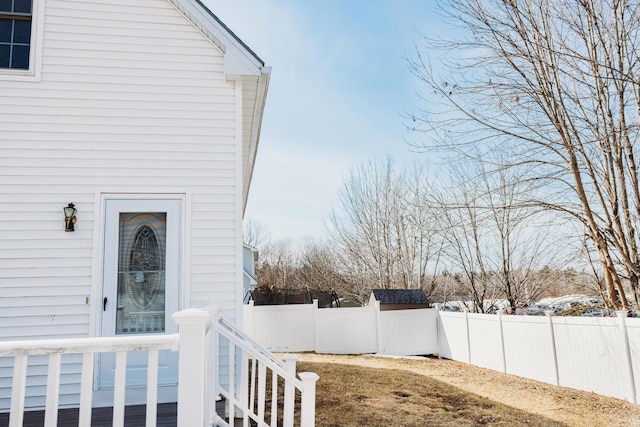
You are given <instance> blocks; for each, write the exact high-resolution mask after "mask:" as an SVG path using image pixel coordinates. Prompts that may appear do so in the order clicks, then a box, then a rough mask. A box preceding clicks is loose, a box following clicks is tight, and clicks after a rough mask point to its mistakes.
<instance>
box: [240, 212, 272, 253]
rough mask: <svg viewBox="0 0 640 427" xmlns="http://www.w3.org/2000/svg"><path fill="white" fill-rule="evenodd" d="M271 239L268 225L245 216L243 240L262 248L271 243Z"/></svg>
mask: <svg viewBox="0 0 640 427" xmlns="http://www.w3.org/2000/svg"><path fill="white" fill-rule="evenodd" d="M270 239H271V236H270V233H269V230H268V228H267V226H266V225H264V224H263V223H261V222H259V221H257V220H255V219H253V218H245V219H244V220H243V221H242V241H243V243H245V244H247V245H249V246H253V247H254V248H256V249H262V248H264V247H266V246H267V245H268V244H269V240H270Z"/></svg>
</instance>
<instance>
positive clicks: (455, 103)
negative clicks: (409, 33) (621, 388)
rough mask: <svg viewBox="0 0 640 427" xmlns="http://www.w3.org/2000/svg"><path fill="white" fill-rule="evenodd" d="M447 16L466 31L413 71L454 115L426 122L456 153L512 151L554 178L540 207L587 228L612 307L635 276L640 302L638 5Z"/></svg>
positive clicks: (421, 120) (455, 10)
mask: <svg viewBox="0 0 640 427" xmlns="http://www.w3.org/2000/svg"><path fill="white" fill-rule="evenodd" d="M443 10H444V11H445V13H447V14H449V16H451V17H454V18H455V20H456V22H457V23H458V24H459V25H460V26H462V27H463V29H464V30H465V31H462V32H460V31H459V32H457V34H464V35H465V36H464V37H463V39H460V40H457V41H449V42H442V41H437V40H433V39H431V40H429V39H426V38H425V44H424V45H423V47H424V48H426V49H419V50H418V58H417V60H416V61H415V63H414V64H413V70H414V72H415V74H416V75H417V76H418V77H419V78H421V79H422V80H423V81H424V82H425V83H426V84H427V87H429V88H430V89H432V90H433V91H435V92H436V93H437V94H439V95H440V96H441V99H442V100H444V101H445V104H446V105H448V106H449V107H451V109H450V110H449V111H448V113H450V114H449V115H445V116H439V117H433V116H430V115H423V116H416V117H414V119H415V120H416V126H415V127H416V128H417V129H422V130H429V131H430V135H431V137H432V138H434V140H435V138H438V139H437V142H439V143H441V144H442V146H444V147H446V148H447V149H452V148H453V149H458V150H461V151H466V152H468V151H469V147H475V148H478V147H480V148H481V149H482V151H483V157H485V158H486V157H489V156H491V154H492V153H494V152H496V151H500V152H503V153H509V161H508V162H505V163H504V164H505V166H510V167H522V166H526V169H525V170H523V171H522V172H521V176H522V178H523V179H530V180H544V181H545V183H546V186H547V189H548V191H547V192H546V193H545V194H544V195H543V196H544V197H537V198H535V197H532V200H533V199H534V198H535V199H536V201H537V202H539V203H540V204H541V205H542V206H546V207H548V208H552V209H556V210H558V211H562V212H564V213H566V214H568V215H571V216H572V217H573V218H574V219H575V220H577V221H579V222H580V223H581V224H582V225H583V227H584V229H585V230H586V231H585V233H586V235H587V236H588V237H589V239H591V240H592V241H593V242H594V247H595V248H596V250H597V252H598V256H599V260H600V263H601V264H602V266H603V270H602V272H603V276H604V282H605V286H606V289H607V294H608V297H609V299H610V300H611V302H612V304H613V305H614V306H615V307H625V308H626V307H628V302H627V299H626V297H625V292H624V287H623V278H624V277H626V278H627V279H628V282H629V283H630V286H631V288H632V290H633V291H634V293H635V298H636V302H638V292H637V291H638V280H639V277H640V258H639V256H638V244H639V242H638V233H637V228H638V221H639V219H640V182H639V180H638V173H637V164H636V162H637V160H636V157H637V156H636V153H635V147H636V142H637V139H638V129H640V127H639V124H640V123H639V122H640V120H639V119H640V117H639V111H640V85H639V83H638V82H640V66H639V65H640V8H639V7H638V4H637V3H636V2H630V1H626V0H575V1H555V0H445V1H444V9H443ZM432 48H436V49H445V50H446V52H447V53H448V56H447V61H448V62H446V63H443V66H444V69H445V70H446V72H447V78H446V79H442V78H439V77H438V76H437V75H436V74H437V73H435V72H434V70H433V68H432V63H431V62H430V61H429V58H428V57H427V50H428V49H432ZM456 52H458V53H461V54H462V55H459V56H457V57H456V58H457V59H452V58H454V54H455V53H456ZM432 111H434V110H432ZM442 112H443V111H442V110H441V111H439V113H442ZM425 126H426V127H425ZM537 196H540V194H537ZM616 291H618V292H616Z"/></svg>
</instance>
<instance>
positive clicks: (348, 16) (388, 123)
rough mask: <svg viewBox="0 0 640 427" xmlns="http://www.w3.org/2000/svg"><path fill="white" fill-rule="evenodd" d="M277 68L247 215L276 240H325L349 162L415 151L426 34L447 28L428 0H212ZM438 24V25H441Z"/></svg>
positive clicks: (408, 157)
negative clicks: (416, 61) (413, 131)
mask: <svg viewBox="0 0 640 427" xmlns="http://www.w3.org/2000/svg"><path fill="white" fill-rule="evenodd" d="M204 3H205V4H206V5H207V6H208V7H209V8H210V9H211V11H212V12H213V13H215V14H216V15H217V16H218V18H220V19H221V20H222V21H223V22H224V23H225V24H226V25H227V26H228V27H229V28H231V30H232V31H234V32H235V33H236V34H237V35H238V36H239V37H240V38H241V39H242V40H243V41H244V42H245V43H246V44H247V45H248V46H250V47H251V49H252V50H254V51H255V52H256V53H257V54H258V56H260V58H262V60H263V61H264V62H265V63H266V65H268V66H271V67H272V75H271V82H270V86H269V92H268V95H267V105H266V109H265V115H264V120H263V125H262V134H261V139H260V146H259V149H258V157H257V162H256V167H255V171H254V175H253V181H252V187H251V192H250V195H249V204H248V206H247V211H246V215H245V218H248V217H250V218H253V219H254V220H256V221H258V222H260V223H262V224H263V225H264V226H265V227H266V228H267V229H268V230H269V232H270V234H271V237H272V238H273V239H287V238H291V239H293V240H301V239H303V238H305V237H307V236H310V237H319V238H320V237H322V236H323V221H325V220H326V219H327V218H328V216H329V214H330V212H331V209H332V208H337V207H338V206H337V195H338V191H339V189H340V187H341V185H342V182H343V178H344V177H345V176H346V175H347V173H348V172H349V169H350V168H352V167H355V166H358V165H360V164H362V163H364V162H368V161H371V160H376V159H384V158H386V157H388V156H391V157H393V158H394V159H396V161H397V162H399V163H400V162H404V161H409V162H411V161H414V159H415V161H417V162H420V163H422V164H424V163H426V162H427V155H425V154H416V153H411V152H410V150H409V147H408V146H407V144H406V142H405V138H406V137H408V133H407V131H406V129H405V126H404V123H405V119H404V118H403V114H405V113H406V112H408V111H415V110H416V109H418V108H419V107H420V105H421V102H422V101H420V100H419V98H418V95H417V93H416V90H417V89H418V87H419V84H418V82H417V80H416V79H415V78H414V77H413V76H412V74H411V72H410V71H409V68H408V64H407V61H406V58H407V57H413V56H414V55H413V52H414V45H415V43H417V42H418V40H419V37H420V35H419V33H422V34H426V35H430V36H434V35H436V34H435V32H437V31H442V26H441V25H440V22H439V21H440V19H439V17H438V16H437V15H436V14H435V13H434V7H435V6H434V3H435V2H433V1H430V0H422V1H419V0H388V1H376V0H369V1H362V0H341V1H340V0H324V1H303V0H295V1H294V0H252V1H249V0H204ZM439 28H440V30H439Z"/></svg>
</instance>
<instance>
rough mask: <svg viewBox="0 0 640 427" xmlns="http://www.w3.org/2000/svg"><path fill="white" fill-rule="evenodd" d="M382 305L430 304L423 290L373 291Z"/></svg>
mask: <svg viewBox="0 0 640 427" xmlns="http://www.w3.org/2000/svg"><path fill="white" fill-rule="evenodd" d="M371 293H373V297H374V298H375V299H376V301H379V302H380V304H429V300H428V299H427V296H426V295H425V293H424V292H423V291H422V289H372V290H371Z"/></svg>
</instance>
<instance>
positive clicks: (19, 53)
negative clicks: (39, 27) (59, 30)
mask: <svg viewBox="0 0 640 427" xmlns="http://www.w3.org/2000/svg"><path fill="white" fill-rule="evenodd" d="M32 9H33V4H32V0H0V68H11V69H21V70H28V69H29V50H30V47H31V17H32Z"/></svg>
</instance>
